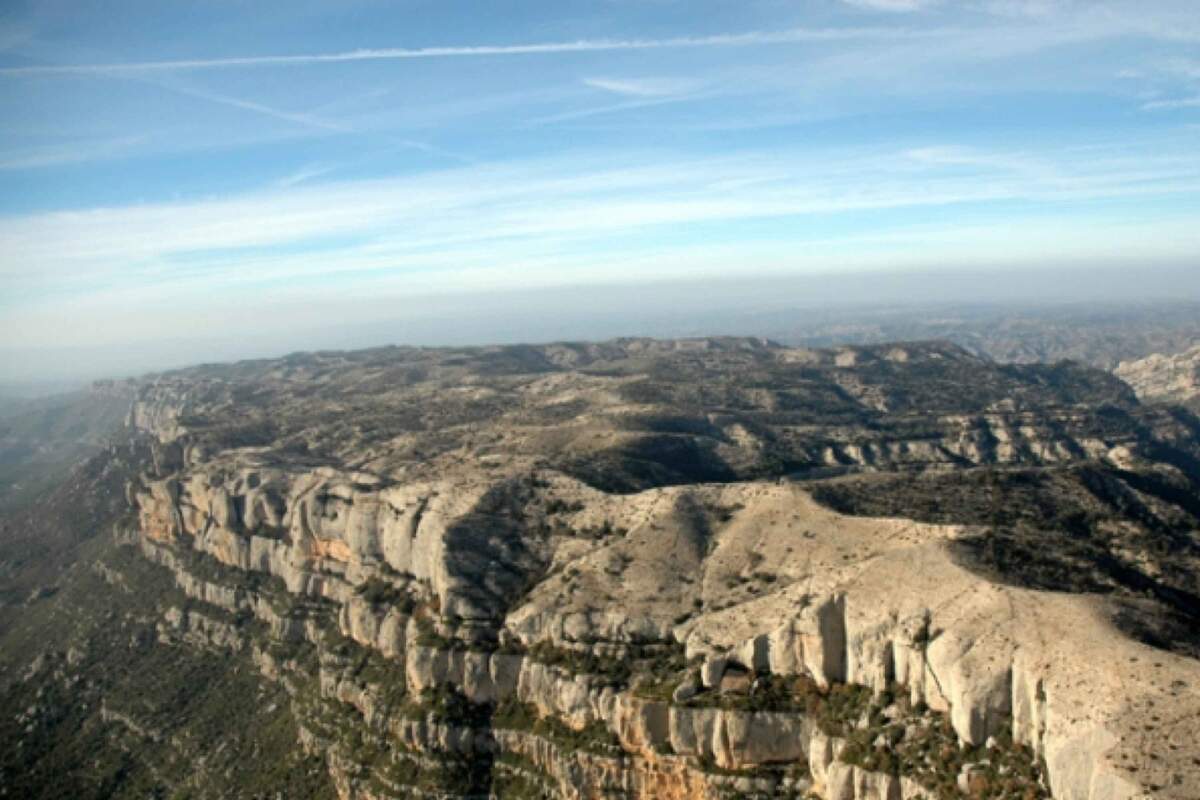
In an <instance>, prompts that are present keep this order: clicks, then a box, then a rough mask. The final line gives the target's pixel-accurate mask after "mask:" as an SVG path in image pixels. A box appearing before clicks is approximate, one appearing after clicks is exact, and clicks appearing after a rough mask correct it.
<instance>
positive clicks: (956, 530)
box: [122, 339, 1200, 800]
mask: <svg viewBox="0 0 1200 800" xmlns="http://www.w3.org/2000/svg"><path fill="white" fill-rule="evenodd" d="M129 422H130V426H131V429H132V431H133V432H134V435H135V436H137V437H141V438H143V439H145V440H146V442H147V447H148V451H149V455H148V456H147V458H146V459H145V461H144V463H143V465H142V469H141V471H140V474H139V475H138V477H137V478H136V479H134V480H132V481H131V482H130V484H129V486H128V492H127V495H128V499H129V501H130V503H131V504H132V505H133V506H134V507H136V511H137V522H136V525H134V526H132V527H131V528H129V529H128V530H125V531H124V532H123V534H122V535H124V536H126V537H128V538H129V539H130V540H131V541H134V542H136V543H137V546H138V547H139V548H140V550H141V552H142V553H143V554H144V555H145V556H146V557H147V558H149V559H151V560H152V561H154V562H155V563H158V564H160V565H162V566H163V567H165V568H166V569H168V570H170V571H171V572H172V573H173V575H174V579H175V582H176V584H177V586H178V588H179V589H180V590H181V591H182V592H183V594H184V595H185V596H186V597H187V598H188V599H189V601H188V604H187V606H186V607H184V606H173V607H171V608H170V609H168V610H167V611H166V613H164V616H163V619H162V621H161V623H160V624H159V626H158V636H159V637H160V639H161V640H162V641H163V642H165V643H168V644H169V643H185V644H187V645H188V646H197V645H198V646H201V647H211V648H217V649H221V650H227V651H234V652H237V653H241V654H242V655H243V657H245V658H247V659H249V660H251V661H252V662H253V663H254V664H256V665H257V668H258V669H259V670H261V671H262V673H263V674H264V675H267V676H268V677H270V678H271V679H273V680H277V681H279V682H281V683H282V684H283V685H284V686H286V687H287V689H288V691H289V693H290V695H291V698H292V704H293V709H294V713H295V715H296V717H297V719H298V720H299V721H300V723H301V725H302V728H303V730H304V739H305V741H306V743H307V746H308V747H309V748H310V749H311V751H312V752H314V753H317V754H320V755H321V756H322V757H323V758H324V760H325V763H326V765H327V767H328V769H329V771H330V775H331V777H332V779H333V782H334V784H335V786H336V787H337V788H338V791H339V793H340V794H341V795H342V796H344V797H347V798H351V797H354V798H360V797H361V798H383V797H422V796H428V797H467V796H489V795H490V796H496V797H543V796H544V797H564V798H566V797H571V798H573V797H586V798H592V797H596V798H600V797H644V798H659V797H666V798H670V797H678V798H708V797H713V798H716V797H805V796H809V795H810V794H815V795H817V796H820V797H823V798H828V799H829V800H834V799H835V798H836V799H837V800H848V799H851V798H860V799H863V800H865V799H866V798H872V799H873V798H879V799H880V800H896V799H897V798H915V797H953V796H964V797H966V796H972V797H1009V796H1011V797H1038V796H1053V797H1056V798H1071V799H1076V798H1077V799H1078V800H1108V799H1109V798H1112V799H1114V800H1115V799H1116V798H1135V797H1147V796H1153V797H1164V798H1189V797H1196V796H1198V795H1200V749H1198V748H1197V745H1196V742H1198V741H1200V691H1198V687H1200V661H1197V659H1196V657H1195V653H1194V652H1193V651H1192V649H1190V648H1192V646H1193V642H1192V640H1191V639H1190V638H1189V635H1188V634H1187V629H1188V627H1189V626H1195V625H1196V624H1200V602H1198V601H1197V598H1198V597H1200V593H1198V592H1197V588H1198V587H1197V583H1198V581H1200V570H1198V569H1197V566H1198V565H1200V538H1198V536H1197V528H1198V527H1200V526H1198V525H1197V521H1198V517H1197V515H1198V514H1200V493H1198V492H1197V482H1198V481H1200V472H1198V471H1197V469H1196V467H1197V464H1198V463H1200V462H1198V461H1197V459H1198V458H1200V441H1198V438H1197V437H1198V434H1200V423H1197V421H1196V420H1195V418H1193V417H1181V416H1178V415H1175V414H1173V413H1171V412H1168V411H1164V410H1161V409H1156V408H1149V407H1143V406H1141V405H1140V404H1139V403H1138V401H1137V399H1136V398H1135V397H1134V395H1133V393H1132V392H1130V390H1129V389H1128V388H1127V387H1126V386H1125V385H1124V384H1122V383H1121V382H1120V381H1117V380H1115V379H1113V378H1111V377H1110V376H1107V375H1105V374H1104V373H1102V372H1099V371H1095V370H1090V369H1085V368H1082V367H1079V366H1076V365H1072V364H1066V363H1064V364H1059V365H1054V366H1042V365H1023V366H1000V365H996V364H993V363H992V362H989V361H987V360H985V359H981V358H977V357H974V356H971V355H969V354H967V353H966V352H964V351H962V350H960V349H958V348H955V347H953V346H950V345H944V344H901V345H888V346H881V347H862V348H842V349H840V350H831V351H825V350H798V349H788V348H782V347H779V346H776V345H773V344H771V343H770V342H765V341H761V340H741V339H711V340H695V341H677V342H657V341H649V340H623V341H619V342H612V343H606V344H599V345H552V346H544V347H510V348H491V349H475V350H471V349H468V350H458V351H445V350H422V349H406V348H389V349H384V350H376V351H364V352H361V353H347V354H343V353H323V354H315V355H311V356H294V357H289V358H285V359H280V360H275V361H262V362H246V363H242V364H237V365H231V366H227V367H203V368H197V369H194V370H187V371H181V372H177V373H170V374H165V375H162V376H158V377H157V378H155V379H152V380H149V381H147V382H145V383H144V384H143V385H142V386H141V387H140V389H139V394H138V399H137V400H136V401H135V403H134V406H133V409H132V411H131V413H130V416H129ZM998 476H999V477H998ZM946 480H950V481H952V482H953V483H954V486H955V489H954V491H956V492H962V493H964V494H963V495H962V498H960V501H961V503H960V504H956V503H955V502H954V501H953V496H952V494H950V493H945V494H943V493H942V492H941V490H932V489H931V487H936V486H939V485H940V484H938V483H937V481H946ZM1003 481H1010V482H1015V484H1016V485H1019V486H1020V487H1021V491H1024V492H1027V493H1028V498H1031V499H1027V500H1026V501H1024V504H1023V505H1022V506H1021V508H1022V509H1033V511H1034V516H1038V517H1039V518H1040V519H1041V522H1040V525H1041V527H1040V528H1037V527H1036V526H1035V528H1029V527H1028V526H1024V527H1023V525H1024V523H1020V524H1018V523H1012V524H1010V523H1009V522H1008V521H1007V518H1005V517H1004V514H1005V513H1006V512H1007V511H1009V510H1010V509H1006V508H1005V507H1004V503H1003V502H1002V501H1001V500H999V498H1000V497H1001V496H1002V495H1003V492H1004V491H1007V490H1006V489H1004V488H1003V486H1002V485H1001V483H1002V482H1003ZM1004 485H1007V484H1004ZM1051 490H1053V491H1054V492H1057V494H1055V495H1053V496H1051V495H1049V494H1047V493H1048V492H1050V491H1051ZM931 493H932V494H933V497H932V498H931V497H930V494H931ZM1039 493H1040V494H1039ZM814 498H816V499H814ZM863 498H866V499H867V500H868V501H870V502H876V503H884V502H887V503H894V504H896V508H895V509H894V511H895V512H896V513H888V514H883V515H881V514H878V513H874V512H872V513H870V514H864V513H863V510H864V508H865V509H866V510H867V511H870V510H871V508H872V507H871V506H870V502H866V501H864V499H863ZM818 499H819V500H821V502H818V501H817V500H818ZM939 499H941V500H944V501H946V502H945V503H944V505H943V504H942V503H940V502H939ZM1038 503H1045V504H1048V506H1047V507H1049V506H1054V507H1056V508H1060V507H1061V508H1066V507H1067V506H1068V505H1069V504H1070V503H1076V504H1078V506H1079V509H1080V511H1079V513H1078V514H1077V515H1074V516H1072V517H1071V518H1070V519H1069V520H1065V521H1062V520H1056V519H1055V518H1053V515H1052V514H1049V512H1048V511H1046V510H1045V509H1043V510H1042V511H1041V512H1039V511H1038V505H1037V504H1038ZM856 504H857V505H856ZM930 507H933V508H935V509H937V510H938V513H940V514H943V516H935V517H931V516H930V514H929V513H928V508H930ZM988 508H991V509H992V510H991V511H989V512H988V513H987V514H985V515H984V518H982V519H978V518H976V516H973V515H974V514H977V512H979V511H980V509H984V510H986V509H988ZM1064 532H1065V533H1064ZM1035 534H1036V536H1035ZM1005 537H1010V538H1005ZM1011 537H1017V538H1011ZM1020 537H1024V538H1020ZM1031 537H1032V539H1031ZM1031 540H1033V541H1036V542H1038V543H1039V544H1038V545H1037V546H1036V547H1035V548H1034V549H1035V550H1036V551H1037V552H1036V553H1035V555H1036V559H1033V560H1032V561H1031V564H1032V565H1031V566H1030V570H1029V572H1030V574H1036V575H1038V576H1040V577H1039V582H1037V583H1031V582H1030V581H1028V580H1018V579H1016V578H1018V577H1020V576H1018V575H1016V574H1015V572H1014V563H1016V562H1015V559H1016V556H1015V555H1014V553H1016V554H1024V553H1026V551H1025V550H1021V549H1019V548H1018V547H1016V545H1013V544H1012V542H1013V541H1019V543H1027V542H1029V541H1031ZM1006 548H1007V549H1006ZM1088 548H1090V549H1088ZM1056 575H1057V576H1059V578H1060V581H1061V584H1060V585H1048V583H1047V582H1050V584H1053V576H1056ZM1047 576H1049V577H1047ZM1087 576H1091V577H1089V580H1090V581H1091V582H1087V583H1081V582H1080V581H1082V578H1083V577H1087ZM1147 620H1150V622H1148V621H1147ZM1161 620H1168V621H1171V620H1174V621H1175V622H1177V623H1178V625H1176V626H1175V627H1172V626H1171V625H1166V624H1163V625H1157V624H1151V623H1152V622H1153V623H1157V622H1158V621H1161ZM1139 626H1140V627H1139ZM1135 628H1136V630H1134V629H1135ZM1179 630H1183V631H1184V633H1182V634H1179V635H1178V636H1177V635H1175V634H1176V633H1177V632H1178V631H1179ZM1131 632H1132V633H1133V634H1134V635H1130V634H1131Z"/></svg>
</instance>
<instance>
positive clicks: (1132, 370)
mask: <svg viewBox="0 0 1200 800" xmlns="http://www.w3.org/2000/svg"><path fill="white" fill-rule="evenodd" d="M1113 373H1114V374H1115V375H1116V376H1117V377H1118V378H1120V379H1121V380H1123V381H1125V382H1126V383H1128V384H1129V385H1130V386H1132V387H1133V390H1134V391H1135V392H1137V395H1138V397H1139V398H1141V399H1142V400H1145V401H1147V402H1155V403H1175V404H1178V405H1183V406H1187V407H1189V408H1191V409H1192V410H1193V411H1195V410H1198V409H1200V345H1197V346H1195V347H1193V348H1191V349H1190V350H1186V351H1184V352H1181V353H1176V354H1174V355H1163V354H1161V353H1155V354H1153V355H1150V356H1147V357H1146V358H1142V359H1138V360H1136V361H1122V362H1121V363H1120V364H1118V365H1117V367H1116V369H1114V370H1113Z"/></svg>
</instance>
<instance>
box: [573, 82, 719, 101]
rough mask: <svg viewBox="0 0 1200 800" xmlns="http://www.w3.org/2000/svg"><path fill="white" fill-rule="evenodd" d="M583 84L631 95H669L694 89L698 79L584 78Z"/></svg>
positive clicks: (698, 83)
mask: <svg viewBox="0 0 1200 800" xmlns="http://www.w3.org/2000/svg"><path fill="white" fill-rule="evenodd" d="M583 83H584V85H585V86H590V87H592V88H593V89H601V90H603V91H605V92H612V93H613V94H623V95H630V96H632V97H669V96H671V95H679V94H687V93H689V92H693V91H695V90H696V89H697V88H698V87H699V86H700V85H701V84H700V82H699V81H695V80H688V79H686V78H585V79H584V81H583Z"/></svg>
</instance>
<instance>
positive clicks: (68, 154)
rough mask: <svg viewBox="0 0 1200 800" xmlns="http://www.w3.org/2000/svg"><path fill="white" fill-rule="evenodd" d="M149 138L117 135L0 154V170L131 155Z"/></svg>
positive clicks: (33, 167) (34, 167)
mask: <svg viewBox="0 0 1200 800" xmlns="http://www.w3.org/2000/svg"><path fill="white" fill-rule="evenodd" d="M149 138H150V137H149V136H148V135H144V134H141V135H137V136H120V137H117V138H114V139H104V140H99V141H87V142H69V143H65V144H57V145H50V146H45V147H38V148H33V149H27V150H19V151H14V152H8V153H0V170H18V169H38V168H41V167H55V166H59V165H62V164H77V163H81V162H85V161H96V160H99V159H105V158H114V157H119V156H122V155H127V154H129V153H131V152H132V151H133V150H134V149H135V148H137V146H138V145H140V144H143V143H144V142H146V141H147V140H148V139H149Z"/></svg>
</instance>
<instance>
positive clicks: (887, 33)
mask: <svg viewBox="0 0 1200 800" xmlns="http://www.w3.org/2000/svg"><path fill="white" fill-rule="evenodd" d="M953 33H954V32H953V31H951V30H942V29H924V30H921V29H908V28H851V27H844V28H790V29H787V30H781V31H750V32H746V33H724V34H716V35H713V36H678V37H669V38H663V39H577V40H575V41H569V42H545V43H539V44H513V45H473V46H462V47H420V48H398V47H394V48H383V49H363V50H350V51H347V52H342V53H310V54H303V55H278V56H272V55H262V56H245V57H238V58H211V59H180V60H173V61H131V62H124V63H113V64H53V65H36V66H25V67H3V68H0V75H7V76H21V75H31V76H36V75H105V74H117V75H120V74H133V73H145V72H178V71H185V70H205V69H229V68H235V67H272V66H274V67H286V66H303V65H309V64H336V63H344V62H353V61H388V60H400V59H415V58H472V57H481V56H524V55H543V54H554V53H594V52H604V51H612V50H659V49H668V48H671V49H675V48H696V47H746V46H752V45H768V44H796V43H802V42H837V41H847V40H855V39H911V38H917V39H922V38H934V37H941V36H949V35H953Z"/></svg>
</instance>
